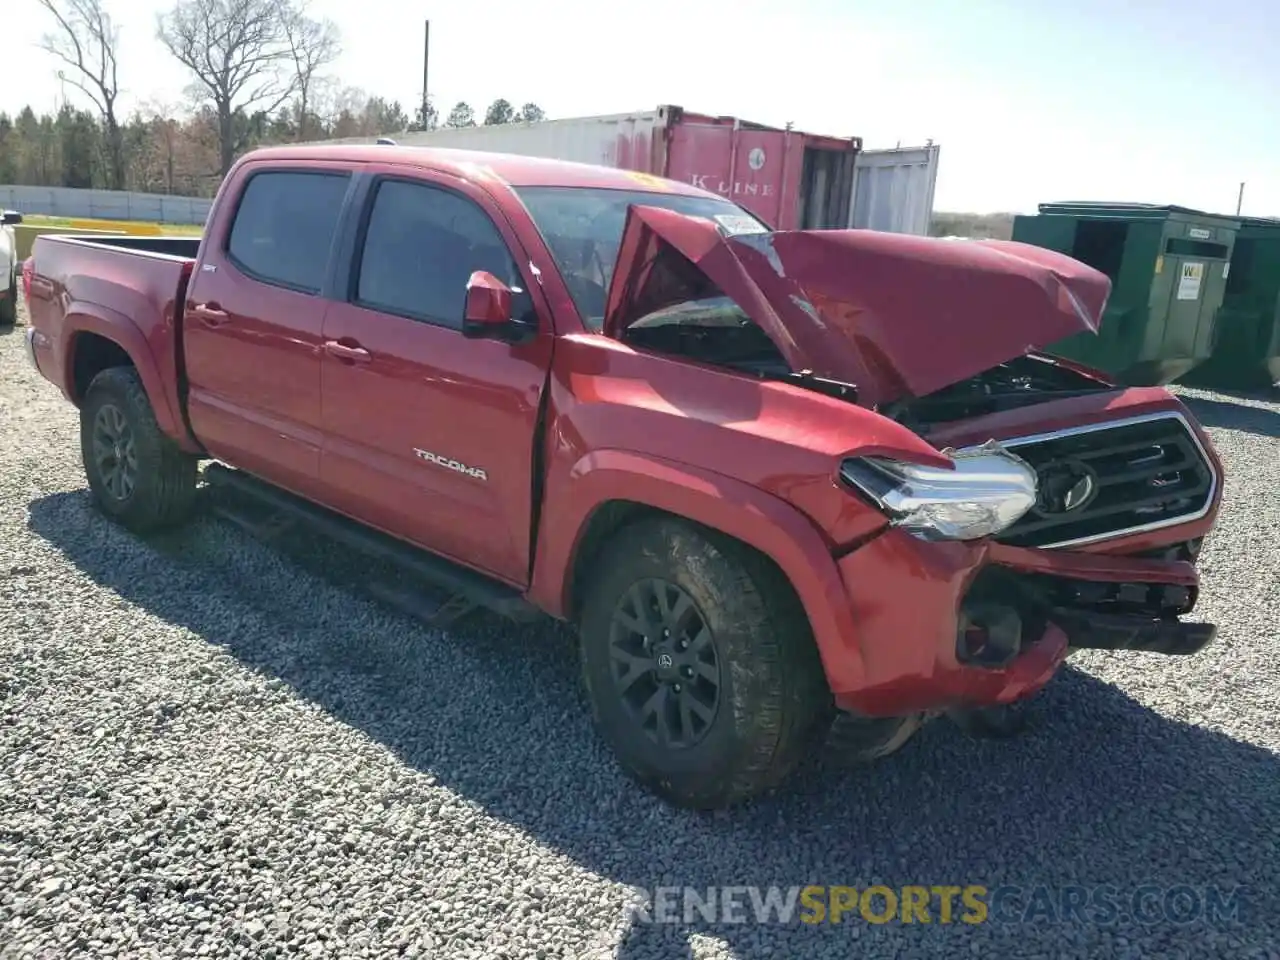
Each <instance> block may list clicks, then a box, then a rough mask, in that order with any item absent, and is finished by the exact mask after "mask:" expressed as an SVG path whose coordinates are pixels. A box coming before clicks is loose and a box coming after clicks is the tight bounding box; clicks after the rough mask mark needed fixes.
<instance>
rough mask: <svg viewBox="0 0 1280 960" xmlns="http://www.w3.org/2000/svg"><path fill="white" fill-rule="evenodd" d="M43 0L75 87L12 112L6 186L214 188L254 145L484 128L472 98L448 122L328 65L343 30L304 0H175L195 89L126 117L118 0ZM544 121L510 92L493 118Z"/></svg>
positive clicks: (55, 51)
mask: <svg viewBox="0 0 1280 960" xmlns="http://www.w3.org/2000/svg"><path fill="white" fill-rule="evenodd" d="M38 2H39V4H40V6H41V7H43V8H44V10H45V12H46V14H47V16H48V18H49V30H48V32H47V33H46V34H45V36H44V38H43V40H42V42H41V45H42V47H43V49H44V50H45V51H46V52H47V53H48V54H49V57H50V61H51V64H50V65H51V69H53V70H55V71H56V75H57V77H58V79H59V80H60V81H61V85H62V90H63V91H64V94H67V93H69V94H70V96H64V98H63V99H62V101H61V102H60V103H59V104H58V106H57V109H56V110H55V111H53V112H37V111H36V110H34V109H33V108H32V107H30V106H28V107H25V108H24V109H23V110H21V111H19V113H18V114H17V115H16V116H9V115H7V114H4V113H0V183H11V184H27V185H34V186H63V187H93V188H102V189H108V190H140V191H146V192H154V193H171V194H180V195H187V196H212V195H213V193H214V191H216V189H217V186H218V184H219V183H220V182H221V180H222V177H223V176H224V175H225V174H226V172H227V171H228V170H229V169H230V168H231V165H232V164H233V163H234V162H235V160H236V158H237V157H239V156H240V155H241V154H242V153H244V152H246V151H248V150H251V149H253V148H255V147H259V146H264V145H268V144H278V143H290V142H303V141H311V140H326V139H339V138H345V137H371V136H376V135H380V134H395V133H396V132H400V131H421V130H434V129H436V128H437V127H439V126H441V125H443V126H448V127H471V126H476V124H477V121H476V112H475V110H474V109H473V108H472V107H471V105H470V104H468V103H465V102H460V103H457V104H455V105H454V106H453V108H452V109H451V110H450V111H449V113H448V114H447V115H446V117H445V119H444V121H443V124H442V123H441V121H440V118H439V114H438V111H437V109H436V106H435V104H434V103H433V102H431V101H430V100H428V101H427V103H426V104H425V109H424V105H422V104H418V105H415V106H414V108H413V109H412V113H407V112H406V111H405V108H404V106H403V105H402V104H401V103H400V102H399V101H395V100H387V99H385V98H383V97H379V96H375V95H372V94H370V93H368V92H367V91H364V90H362V89H360V88H358V87H350V86H343V85H340V84H339V83H338V82H337V81H336V80H335V79H334V78H333V77H332V76H331V75H330V74H329V73H328V69H329V68H330V67H331V66H332V65H333V64H334V62H335V61H336V60H337V59H338V56H339V54H340V53H341V52H342V47H341V35H340V33H339V30H338V28H337V25H336V24H334V23H333V22H332V21H329V20H323V19H317V18H313V17H311V16H310V15H309V12H308V8H307V6H306V0H177V2H176V3H175V4H174V6H173V7H172V8H170V9H169V10H168V11H167V12H165V13H162V14H161V15H160V16H159V17H157V22H156V37H157V39H158V40H159V41H160V43H161V44H162V46H163V47H164V49H166V50H167V51H168V52H169V53H170V54H171V55H172V56H173V57H174V58H175V59H176V60H177V61H178V62H179V63H180V64H182V66H183V67H184V68H185V69H186V71H187V73H188V75H189V79H190V83H189V86H188V89H187V91H186V96H185V97H184V98H183V99H182V100H179V101H175V102H152V103H147V104H144V105H141V106H140V107H138V108H136V109H134V110H133V111H131V112H130V113H129V114H128V115H122V113H121V111H120V108H119V95H120V84H119V79H118V74H119V69H118V67H119V65H118V60H117V51H118V49H119V40H120V34H119V30H118V28H117V27H116V26H115V24H114V22H113V21H112V18H111V14H110V12H109V10H108V6H107V0H38ZM68 88H69V89H68ZM73 99H74V101H75V102H72V100H73ZM542 119H545V114H544V112H543V110H542V108H541V107H539V106H538V105H537V104H535V103H526V104H524V105H523V106H521V107H520V108H519V109H517V108H516V107H515V106H514V105H513V104H512V103H511V102H509V101H507V100H504V99H499V100H495V101H494V102H493V103H491V104H490V105H489V107H488V108H487V109H486V110H485V112H484V116H483V121H482V122H483V123H485V124H501V123H518V122H534V121H537V120H542Z"/></svg>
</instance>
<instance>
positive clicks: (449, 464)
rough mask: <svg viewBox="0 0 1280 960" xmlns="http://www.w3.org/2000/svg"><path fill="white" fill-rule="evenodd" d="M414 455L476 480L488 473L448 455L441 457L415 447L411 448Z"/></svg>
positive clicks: (482, 478)
mask: <svg viewBox="0 0 1280 960" xmlns="http://www.w3.org/2000/svg"><path fill="white" fill-rule="evenodd" d="M413 452H414V455H415V456H417V457H419V458H420V459H422V460H425V461H427V463H434V464H435V465H436V466H437V467H444V468H446V469H448V470H452V471H454V472H455V473H464V474H466V475H467V476H468V477H474V478H475V479H477V480H486V481H487V480H488V479H489V475H488V474H487V473H485V472H484V471H483V470H481V469H480V468H479V467H468V466H467V465H466V464H465V463H459V462H458V461H457V460H450V459H449V458H448V457H442V456H440V454H438V453H431V452H430V451H428V450H419V449H418V448H417V447H415V448H414V450H413Z"/></svg>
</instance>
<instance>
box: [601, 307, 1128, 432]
mask: <svg viewBox="0 0 1280 960" xmlns="http://www.w3.org/2000/svg"><path fill="white" fill-rule="evenodd" d="M626 340H627V342H628V343H630V344H631V345H632V346H636V347H640V348H643V349H648V350H654V351H656V352H659V353H666V354H673V355H675V356H680V357H687V358H688V359H690V360H694V361H697V362H699V363H706V364H711V365H713V366H720V367H725V368H728V369H730V370H736V371H739V372H742V373H748V374H751V375H752V376H756V377H760V378H761V379H769V380H786V381H788V382H792V383H795V384H796V385H797V386H801V387H805V388H806V389H811V390H815V391H817V392H819V393H824V394H827V395H828V396H835V397H838V398H840V399H844V400H848V401H850V402H854V403H856V402H857V385H856V384H846V383H838V382H836V381H832V380H825V379H822V378H818V377H813V376H811V375H809V374H808V373H806V372H804V371H793V370H791V369H790V368H789V367H788V366H787V362H786V360H785V359H784V358H783V356H782V353H781V352H780V351H779V350H778V348H777V346H775V345H774V343H773V341H772V340H771V339H770V338H769V336H768V335H767V334H766V333H765V332H764V330H762V329H761V328H760V327H759V326H758V325H756V324H755V323H753V322H752V321H751V320H750V319H749V318H748V317H747V316H746V314H745V313H743V311H742V310H741V308H740V307H738V306H737V304H735V303H734V302H733V301H732V300H731V299H729V298H728V297H713V298H709V299H705V300H698V301H691V302H686V303H683V304H680V305H678V306H676V307H671V308H668V309H666V310H662V311H659V312H657V313H654V314H651V315H650V316H648V317H646V318H644V319H643V320H640V321H638V322H637V323H635V324H633V325H632V326H631V327H630V328H629V329H628V330H627V333H626ZM1115 389H1116V387H1115V386H1114V385H1113V384H1111V383H1109V382H1108V381H1106V380H1104V379H1101V378H1100V377H1098V378H1095V377H1092V376H1090V375H1089V374H1087V373H1083V372H1080V371H1077V370H1075V369H1073V368H1071V367H1070V366H1067V365H1064V364H1061V363H1059V362H1058V361H1056V360H1054V359H1053V358H1052V357H1048V356H1045V355H1043V354H1036V353H1030V354H1026V355H1025V356H1020V357H1014V358H1013V359H1012V360H1009V361H1006V362H1005V363H1002V364H1000V365H999V366H996V367H992V368H991V369H990V370H985V371H983V372H982V373H980V374H978V375H977V376H974V377H969V378H968V379H965V380H961V381H960V382H958V383H954V384H951V385H950V386H948V387H944V388H943V389H942V390H938V391H936V392H934V393H931V394H928V395H926V396H923V397H908V398H904V399H902V400H898V401H895V402H894V403H891V404H886V405H885V407H884V408H883V409H882V410H880V411H879V412H880V413H882V414H884V415H885V416H887V417H891V418H892V419H894V420H897V421H898V422H899V423H901V424H903V425H904V426H907V427H910V428H911V429H913V430H915V431H916V432H917V433H923V432H924V431H925V429H926V428H927V427H928V426H929V425H931V424H940V423H949V422H953V421H956V420H965V419H969V418H971V417H979V416H983V415H985V414H990V413H998V412H1000V411H1002V410H1013V409H1016V408H1018V407H1025V406H1030V405H1033V404H1037V403H1045V402H1046V401H1049V400H1061V399H1065V398H1067V397H1076V396H1085V395H1088V394H1093V393H1101V392H1106V391H1109V390H1115Z"/></svg>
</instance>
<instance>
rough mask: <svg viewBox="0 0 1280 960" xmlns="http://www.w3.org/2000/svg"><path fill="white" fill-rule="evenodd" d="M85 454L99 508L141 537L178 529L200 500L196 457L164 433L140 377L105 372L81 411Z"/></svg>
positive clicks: (118, 370)
mask: <svg viewBox="0 0 1280 960" xmlns="http://www.w3.org/2000/svg"><path fill="white" fill-rule="evenodd" d="M80 452H81V455H82V457H83V458H84V470H85V475H86V476H87V477H88V480H89V490H90V491H91V492H92V494H93V499H94V502H95V503H96V504H97V506H98V508H99V509H100V510H101V511H102V512H103V513H105V514H106V515H107V516H109V517H111V518H112V519H114V520H117V521H119V522H120V523H121V524H123V525H124V526H126V527H128V528H129V529H130V530H133V531H135V532H137V533H146V532H149V531H152V530H158V529H162V528H164V527H172V526H175V525H177V524H179V523H181V522H182V521H183V520H185V519H186V518H187V516H188V515H189V514H190V512H191V506H192V503H193V502H194V500H195V491H196V466H197V460H196V458H195V457H193V456H190V455H188V454H185V453H183V452H182V451H181V450H179V449H178V447H177V445H176V444H175V443H174V442H173V441H172V440H170V439H169V438H168V437H167V436H165V434H164V433H163V432H162V431H161V430H160V427H159V426H158V425H157V424H156V418H155V414H154V413H153V412H152V410H151V403H150V401H149V400H148V399H147V392H146V390H145V389H144V388H143V386H142V380H141V379H140V378H139V376H138V372H137V371H136V370H135V369H133V368H132V367H112V368H111V369H109V370H103V371H102V372H101V373H99V374H98V375H97V376H96V377H94V378H93V382H92V383H91V384H89V389H88V390H87V391H86V392H85V398H84V403H82V404H81V407H80Z"/></svg>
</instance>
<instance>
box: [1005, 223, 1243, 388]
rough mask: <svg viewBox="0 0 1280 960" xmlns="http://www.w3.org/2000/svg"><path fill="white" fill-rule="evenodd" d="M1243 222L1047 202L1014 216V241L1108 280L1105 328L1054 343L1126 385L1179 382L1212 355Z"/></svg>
mask: <svg viewBox="0 0 1280 960" xmlns="http://www.w3.org/2000/svg"><path fill="white" fill-rule="evenodd" d="M1239 229H1240V221H1239V220H1238V219H1235V218H1231V217H1221V216H1216V215H1214V214H1209V213H1203V212H1201V211H1198V210H1190V209H1188V208H1186V207H1170V206H1155V205H1152V204H1141V203H1044V204H1041V205H1040V212H1039V214H1038V215H1035V216H1019V217H1017V218H1015V219H1014V223H1013V239H1014V240H1018V241H1021V242H1022V243H1030V244H1033V245H1035V246H1038V247H1045V248H1048V249H1050V250H1056V251H1058V252H1060V253H1065V254H1068V255H1069V256H1072V257H1075V258H1076V259H1077V260H1080V261H1082V262H1084V263H1087V264H1089V265H1090V266H1091V267H1094V268H1095V269H1097V270H1100V271H1102V272H1103V273H1105V274H1106V275H1107V276H1108V277H1110V278H1111V299H1110V300H1109V301H1108V302H1107V310H1106V313H1105V315H1104V316H1103V320H1102V327H1101V329H1100V330H1099V332H1098V334H1097V335H1096V336H1095V335H1093V334H1081V335H1079V336H1075V337H1070V338H1068V339H1066V340H1063V341H1060V342H1059V343H1056V344H1054V345H1052V346H1051V347H1049V348H1048V351H1047V352H1049V353H1056V354H1059V355H1061V356H1064V357H1067V358H1069V359H1072V360H1077V361H1079V362H1081V363H1087V364H1089V365H1090V366H1094V367H1098V368H1099V369H1102V370H1105V371H1107V372H1108V373H1110V374H1111V375H1112V376H1114V377H1115V378H1116V379H1117V380H1119V381H1120V382H1121V383H1125V384H1130V385H1134V386H1152V385H1156V384H1166V383H1171V382H1173V381H1174V380H1177V379H1178V378H1179V377H1181V376H1183V375H1184V374H1185V373H1186V372H1187V371H1189V370H1191V369H1192V368H1194V367H1196V366H1198V365H1199V364H1201V363H1203V362H1204V361H1205V360H1207V359H1208V358H1209V356H1210V355H1211V353H1212V352H1213V346H1214V342H1215V339H1214V329H1215V322H1216V320H1217V316H1218V309H1219V307H1220V306H1221V305H1222V298H1223V294H1224V291H1225V289H1226V284H1227V279H1228V277H1229V276H1230V269H1229V264H1230V262H1231V252H1232V249H1233V246H1234V244H1235V238H1236V232H1237V231H1238V230H1239Z"/></svg>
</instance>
